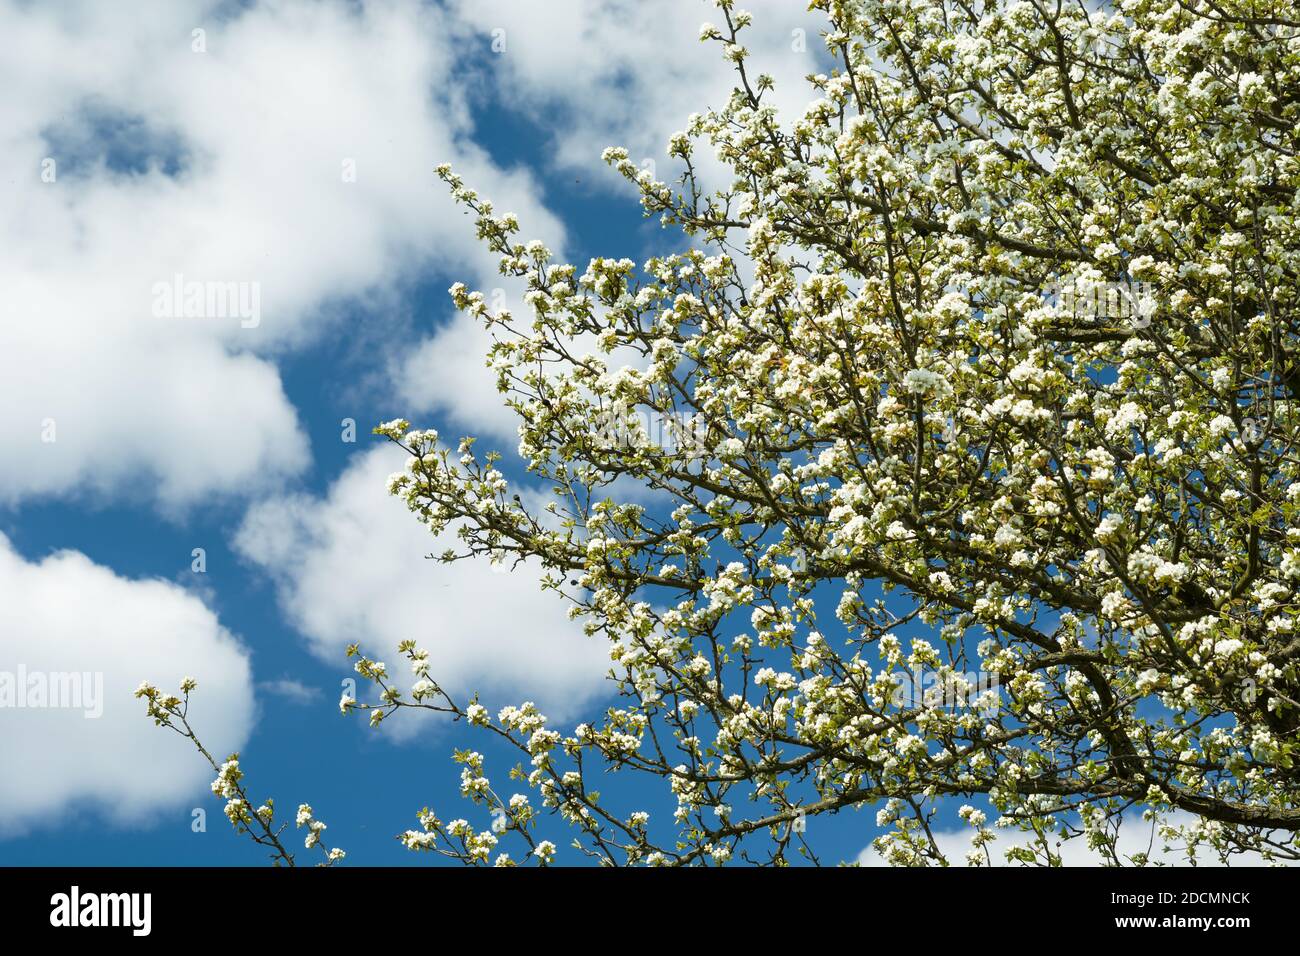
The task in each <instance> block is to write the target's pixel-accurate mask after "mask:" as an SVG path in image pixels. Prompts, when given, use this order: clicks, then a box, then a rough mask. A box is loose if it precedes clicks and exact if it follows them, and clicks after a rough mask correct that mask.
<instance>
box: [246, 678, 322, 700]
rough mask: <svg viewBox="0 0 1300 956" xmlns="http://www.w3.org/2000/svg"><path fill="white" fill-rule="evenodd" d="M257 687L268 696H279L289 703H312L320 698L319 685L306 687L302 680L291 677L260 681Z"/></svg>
mask: <svg viewBox="0 0 1300 956" xmlns="http://www.w3.org/2000/svg"><path fill="white" fill-rule="evenodd" d="M257 689H258V690H260V691H262V692H263V693H265V694H266V695H267V696H269V697H279V698H281V699H283V700H287V701H288V702H289V703H291V704H300V705H305V704H313V703H315V702H316V701H318V700H320V699H321V691H320V688H319V687H308V686H307V685H306V684H304V683H303V682H302V681H298V680H294V679H293V678H292V677H281V678H279V679H277V680H268V681H262V682H261V683H260V684H258V685H257Z"/></svg>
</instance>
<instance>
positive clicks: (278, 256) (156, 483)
mask: <svg viewBox="0 0 1300 956" xmlns="http://www.w3.org/2000/svg"><path fill="white" fill-rule="evenodd" d="M218 10H221V11H224V13H221V14H219V13H218V12H217V11H218ZM195 28H202V29H205V30H206V31H207V32H206V38H205V43H206V52H204V53H196V52H193V50H192V49H191V45H192V38H191V31H192V30H193V29H195ZM455 35H456V25H455V24H454V23H450V22H449V21H448V19H447V14H446V13H445V11H443V10H442V9H440V8H439V7H437V6H434V5H425V4H420V3H418V2H415V0H375V2H370V3H366V4H351V3H344V2H342V0H334V2H323V3H312V2H306V0H285V2H266V3H260V4H254V5H251V6H249V7H247V8H240V7H235V6H232V5H230V4H219V3H213V2H197V0H190V2H178V0H169V2H165V3H164V2H160V3H150V4H138V5H129V6H123V5H120V4H117V5H111V4H110V5H105V4H96V3H89V2H87V3H72V4H68V5H65V6H57V7H54V6H47V5H37V4H27V3H14V2H8V3H6V2H3V0H0V36H3V37H4V38H5V40H4V43H5V55H4V57H3V58H0V85H3V87H4V88H5V89H10V90H17V89H21V90H23V95H22V96H9V97H5V98H3V101H0V150H2V151H3V152H4V154H5V156H6V157H7V167H8V168H9V169H10V173H9V174H8V175H6V176H5V177H3V178H0V242H3V244H4V247H5V250H6V253H5V257H4V261H3V263H0V288H2V289H3V290H4V291H3V293H0V304H2V305H3V311H4V313H5V322H4V323H3V325H0V383H3V385H0V401H2V402H3V404H4V406H5V415H4V417H3V419H0V457H3V458H4V460H5V461H6V462H7V467H6V468H5V469H4V470H3V474H0V502H3V501H8V502H15V501H20V500H22V499H25V498H28V497H32V496H39V495H52V494H60V493H67V492H70V491H73V490H76V491H77V492H78V493H79V494H84V493H85V492H86V491H88V490H89V491H97V492H101V493H105V494H114V493H120V492H123V491H127V492H134V493H137V494H141V493H143V494H147V495H149V496H156V497H157V498H158V499H160V500H161V501H162V502H163V503H164V504H168V505H177V504H185V503H188V502H192V501H195V500H202V499H204V498H205V497H206V496H208V495H210V494H212V493H234V494H252V493H257V492H259V491H264V490H266V489H268V488H271V487H274V486H275V485H276V483H277V482H278V481H279V480H280V479H282V478H283V477H285V476H287V475H291V474H294V473H296V472H298V471H300V470H301V469H303V468H304V467H305V466H306V463H307V460H308V457H309V450H308V447H307V443H306V441H305V438H304V436H303V434H302V431H301V429H300V427H299V423H298V420H297V415H296V413H295V410H294V408H293V407H292V406H291V404H290V403H289V401H288V399H287V397H286V396H285V394H284V392H283V389H282V387H281V383H280V378H279V373H278V370H277V368H276V366H275V364H274V362H275V360H276V358H277V357H278V356H279V355H280V354H282V353H283V351H284V350H286V349H290V348H295V347H298V346H301V345H303V344H305V343H308V342H310V341H311V340H313V339H314V338H316V337H319V336H320V335H321V334H323V332H324V331H325V329H326V327H327V326H328V324H329V323H330V322H331V321H337V319H336V318H335V316H336V315H337V310H335V309H331V308H330V306H332V305H334V304H338V303H340V302H348V303H351V304H352V305H353V306H355V309H354V311H353V313H352V314H354V315H355V314H356V313H357V312H362V313H364V312H365V311H366V309H367V307H375V306H377V305H379V304H382V302H381V300H382V298H383V297H384V296H388V295H391V294H392V289H393V287H394V285H395V283H397V282H399V281H400V280H402V279H409V278H412V277H414V276H416V275H419V274H423V273H424V272H425V271H427V270H428V269H430V268H443V269H447V270H449V271H453V272H457V273H462V272H467V273H470V277H472V276H473V275H477V274H480V273H482V274H487V273H490V272H491V271H493V268H494V267H493V265H492V264H491V263H490V262H489V260H488V258H487V257H486V255H485V254H484V253H483V251H482V249H481V247H480V246H479V245H478V244H477V243H475V242H474V241H473V239H472V224H471V223H470V222H469V221H468V220H467V219H465V218H464V217H462V216H461V215H460V214H459V212H457V211H454V210H453V208H452V205H451V202H450V199H449V197H448V196H447V191H446V189H445V187H444V186H443V185H442V184H441V183H440V182H438V181H437V180H436V177H435V175H434V172H433V170H434V167H435V166H436V165H437V164H438V163H439V162H442V161H452V162H453V163H455V165H456V166H457V167H458V168H459V169H460V170H462V171H463V172H464V173H465V175H466V178H467V179H469V180H472V181H474V182H476V183H478V184H480V185H481V186H482V187H483V189H484V192H485V193H491V194H492V195H493V196H494V197H495V198H496V199H497V200H498V201H499V202H500V203H501V205H502V208H505V207H507V206H509V207H512V208H514V209H515V210H516V211H517V212H518V213H519V215H520V216H521V218H524V219H527V220H528V221H529V222H530V223H532V224H533V225H534V228H537V229H538V230H540V231H543V232H545V233H547V234H550V235H558V234H559V232H560V229H559V226H558V225H557V224H556V223H555V222H554V220H553V219H552V218H551V217H550V216H549V215H548V214H547V213H546V212H545V211H544V210H543V209H542V208H541V207H540V205H539V204H538V202H537V200H536V198H535V196H536V192H537V190H536V188H535V186H534V185H533V183H532V181H531V179H530V178H529V176H528V175H527V174H525V173H520V172H511V173H506V172H502V171H501V170H499V169H498V168H496V167H495V166H494V165H493V164H492V163H491V161H490V160H489V159H488V158H487V157H486V155H485V154H484V153H483V152H482V151H481V150H479V149H478V148H477V147H476V146H474V145H473V143H472V142H470V141H469V140H468V138H467V137H468V135H469V133H470V132H472V127H471V124H470V116H469V112H468V110H467V109H466V107H465V105H464V103H463V102H462V94H463V92H464V90H463V84H461V83H458V82H456V75H457V74H456V67H455V63H456V58H455V39H454V37H455ZM47 158H48V159H53V160H54V161H55V162H56V164H57V165H56V167H55V172H56V174H57V178H56V180H55V181H54V182H43V181H42V178H41V174H42V172H43V170H44V168H45V167H44V166H43V162H44V160H46V159H47ZM346 161H351V162H354V163H355V172H356V181H355V182H344V181H343V179H344V177H343V166H344V163H345V162H346ZM177 274H180V275H182V276H183V277H184V278H185V279H186V280H189V281H200V282H243V283H248V284H249V286H248V287H249V288H251V287H252V284H254V283H256V284H257V288H258V289H259V294H260V313H261V314H260V323H258V324H257V326H256V327H255V328H246V327H241V324H247V323H241V318H242V317H239V316H236V317H227V318H206V319H167V318H157V317H155V316H154V315H153V314H152V306H153V287H154V285H155V284H156V283H159V282H167V281H171V280H172V279H173V277H174V276H175V275H177ZM374 311H375V312H377V313H382V309H379V308H375V310H374ZM381 319H382V314H377V315H375V316H374V319H373V321H375V322H378V321H380V320H381ZM49 420H52V421H53V423H54V427H55V432H54V434H55V437H56V439H57V440H56V441H54V442H48V441H43V440H42V438H48V437H49V432H48V429H47V430H45V431H44V432H43V427H44V426H45V425H46V423H47V421H49Z"/></svg>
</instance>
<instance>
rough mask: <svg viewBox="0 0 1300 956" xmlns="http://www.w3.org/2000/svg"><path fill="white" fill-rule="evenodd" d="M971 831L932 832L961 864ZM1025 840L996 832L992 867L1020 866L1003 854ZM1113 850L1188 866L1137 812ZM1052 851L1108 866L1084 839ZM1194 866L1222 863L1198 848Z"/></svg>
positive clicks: (1178, 818)
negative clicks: (1147, 855)
mask: <svg viewBox="0 0 1300 956" xmlns="http://www.w3.org/2000/svg"><path fill="white" fill-rule="evenodd" d="M1167 822H1168V823H1170V824H1171V825H1173V826H1190V825H1191V824H1192V823H1194V822H1195V817H1193V816H1192V815H1191V814H1190V813H1184V812H1182V811H1176V812H1174V813H1172V814H1170V815H1169V817H1168V818H1167ZM973 832H974V831H972V830H971V829H969V828H967V829H964V830H936V831H935V834H934V839H935V842H936V843H938V844H939V849H940V850H941V851H942V852H943V854H944V856H946V857H947V858H948V862H949V863H951V864H952V865H954V866H962V865H964V864H965V861H966V854H968V853H970V852H971V836H972V834H973ZM1028 844H1029V840H1028V839H1027V838H1026V837H1025V836H1024V835H1023V834H1020V833H1016V832H1014V831H1006V832H1005V833H999V835H998V839H997V841H996V842H994V843H993V844H991V845H990V846H989V847H988V851H989V855H990V856H991V858H992V861H993V865H994V866H1020V865H1021V864H1019V863H1014V864H1012V863H1007V860H1006V856H1005V853H1006V851H1007V849H1008V848H1009V847H1013V846H1027V845H1028ZM1115 849H1116V852H1117V853H1118V854H1119V857H1120V859H1121V860H1128V858H1129V857H1131V856H1133V855H1134V854H1137V853H1146V854H1149V855H1150V859H1151V862H1152V863H1153V864H1157V863H1158V864H1160V865H1163V866H1190V865H1191V864H1190V863H1189V862H1188V860H1187V855H1186V853H1185V852H1184V851H1182V850H1179V849H1176V848H1174V847H1171V846H1168V845H1166V844H1165V843H1163V842H1162V841H1161V839H1160V837H1159V835H1158V834H1155V833H1154V832H1153V830H1152V826H1151V824H1150V823H1147V822H1144V821H1143V820H1142V818H1141V816H1140V815H1138V814H1129V815H1128V816H1127V817H1126V818H1125V820H1124V823H1123V825H1121V826H1120V828H1119V840H1118V841H1117V842H1116V845H1115ZM1053 851H1054V852H1055V853H1056V854H1057V855H1059V856H1060V858H1061V865H1062V866H1072V867H1095V866H1107V865H1110V860H1109V859H1108V858H1107V857H1105V856H1103V855H1102V853H1101V852H1100V851H1098V850H1094V849H1091V848H1090V847H1089V846H1088V842H1087V840H1085V839H1082V838H1079V839H1074V840H1066V841H1063V842H1061V843H1060V845H1059V846H1055V847H1053ZM1234 861H1235V863H1236V864H1237V865H1238V866H1266V865H1269V864H1267V863H1266V862H1265V861H1264V860H1263V858H1262V857H1260V856H1259V854H1257V853H1246V854H1243V855H1241V856H1239V857H1235V858H1234ZM858 863H860V864H861V865H863V866H884V865H885V862H884V860H883V859H882V858H881V856H880V854H879V853H877V852H876V851H875V849H874V848H873V847H871V846H868V847H867V848H866V849H864V850H863V851H862V852H861V853H860V854H859V855H858ZM1196 865H1197V866H1209V867H1218V866H1222V864H1221V863H1220V862H1219V861H1218V859H1217V858H1216V857H1215V856H1214V853H1213V851H1211V850H1208V849H1205V848H1201V849H1200V850H1198V851H1197V853H1196Z"/></svg>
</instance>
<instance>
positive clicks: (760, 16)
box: [452, 0, 826, 178]
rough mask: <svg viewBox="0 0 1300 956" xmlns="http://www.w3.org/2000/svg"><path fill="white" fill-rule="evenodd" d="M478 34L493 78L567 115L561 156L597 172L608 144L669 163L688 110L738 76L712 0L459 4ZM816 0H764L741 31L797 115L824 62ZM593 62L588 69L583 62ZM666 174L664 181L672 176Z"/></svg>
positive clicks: (466, 0) (779, 99) (709, 103)
mask: <svg viewBox="0 0 1300 956" xmlns="http://www.w3.org/2000/svg"><path fill="white" fill-rule="evenodd" d="M452 7H453V9H455V10H456V12H457V14H458V15H459V16H460V17H461V18H462V19H463V20H464V22H465V23H466V24H468V25H469V26H470V27H471V28H472V29H473V30H475V31H477V32H478V33H479V34H480V35H482V36H487V37H490V38H492V39H493V40H495V46H494V47H493V48H494V49H496V50H497V51H498V52H497V53H496V54H495V56H494V57H493V61H494V62H493V64H492V71H491V72H492V78H491V79H492V82H494V83H496V84H497V86H498V87H499V88H500V89H502V90H503V91H506V92H507V95H509V97H510V98H511V99H512V100H514V101H516V102H518V103H521V104H522V105H524V106H527V107H531V108H534V109H538V110H546V111H547V112H548V115H549V114H550V113H552V112H554V111H555V110H559V115H558V116H556V117H555V118H553V119H552V120H551V121H550V123H549V124H548V125H549V126H550V128H551V129H552V130H553V131H554V145H555V158H556V160H557V161H558V162H560V163H561V164H564V165H567V166H571V167H581V168H586V169H591V168H592V166H593V164H598V163H599V159H600V153H601V150H602V149H603V148H604V147H606V146H612V145H618V146H626V147H627V148H628V150H629V151H630V152H631V154H632V156H633V157H634V158H638V161H639V158H641V157H645V158H650V159H654V160H655V161H656V163H657V164H659V163H662V162H663V157H665V146H666V143H667V140H668V137H669V136H671V135H672V133H674V132H675V131H677V130H680V129H683V128H684V127H685V126H686V124H687V117H689V116H690V114H691V113H694V112H703V111H704V110H705V109H706V108H709V107H715V108H716V107H721V106H722V105H724V104H725V102H726V99H727V97H728V95H729V94H730V92H731V90H732V88H733V87H734V86H735V85H736V76H735V73H734V72H733V70H732V69H731V65H730V64H729V63H727V62H726V61H725V60H724V59H723V57H722V53H721V48H720V46H719V45H718V44H717V43H716V42H709V43H701V42H700V40H699V36H700V27H701V25H702V24H703V23H705V22H712V23H714V24H715V25H718V26H720V27H721V26H723V25H724V23H725V21H724V20H723V18H722V15H721V13H720V12H719V11H718V10H717V8H716V7H715V6H714V4H713V3H710V2H703V0H661V2H657V3H644V2H641V0H551V2H548V3H536V4H526V3H519V2H517V0H452ZM806 7H807V4H803V3H790V2H789V0H756V2H750V3H746V4H745V8H746V9H748V10H749V11H750V12H751V13H752V14H753V23H752V24H751V25H750V26H749V27H748V28H746V29H745V30H744V31H742V33H741V38H742V41H743V45H744V46H745V48H746V49H748V50H749V51H750V53H751V55H752V58H753V59H752V67H751V72H752V73H753V74H755V75H756V74H757V73H759V72H766V73H769V74H771V75H772V77H773V79H774V81H775V83H776V88H775V91H774V93H773V94H769V95H771V96H773V97H774V98H773V99H772V100H771V102H772V103H773V104H774V105H775V106H776V107H777V108H778V110H780V111H781V112H782V115H783V117H784V118H786V119H789V118H790V117H791V116H792V115H794V114H795V113H796V112H800V111H802V108H803V107H805V106H806V105H807V103H808V100H809V98H810V97H809V95H808V94H809V86H808V83H807V81H806V79H805V78H806V77H807V76H808V74H810V73H816V72H818V71H819V70H820V69H821V65H822V63H823V60H822V54H823V49H824V48H823V45H822V38H821V37H820V36H819V35H818V34H819V31H822V30H824V29H825V26H826V20H825V17H824V16H823V15H822V14H820V13H817V12H812V13H810V12H808V11H807V9H806ZM575 64H581V67H582V68H581V69H575V68H574V65H575ZM661 178H662V177H661Z"/></svg>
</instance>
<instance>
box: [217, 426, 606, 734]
mask: <svg viewBox="0 0 1300 956" xmlns="http://www.w3.org/2000/svg"><path fill="white" fill-rule="evenodd" d="M404 465H405V453H404V452H401V451H400V450H399V449H397V448H396V447H394V446H383V447H377V448H375V449H372V450H370V451H367V452H363V453H359V455H358V458H357V459H356V461H355V462H354V463H353V464H352V465H350V466H349V468H348V469H347V470H346V471H345V472H344V474H343V475H342V476H341V477H340V478H339V479H338V481H336V482H335V483H334V485H333V486H332V487H331V488H330V489H329V491H328V493H327V494H326V495H325V496H324V497H323V498H315V497H310V496H306V495H293V496H286V497H279V498H271V499H268V500H266V501H263V502H260V503H259V504H257V505H255V506H254V507H253V508H252V509H250V511H249V513H248V515H247V517H246V518H245V521H244V524H243V526H242V527H241V528H240V530H239V533H238V534H237V536H236V539H235V547H236V549H237V550H238V551H239V552H240V553H241V554H243V555H244V556H245V557H246V558H248V559H249V560H250V561H253V562H255V563H256V564H257V565H258V566H260V567H261V568H263V569H264V570H265V571H267V572H268V574H269V575H270V577H271V579H272V581H273V582H274V584H275V587H276V591H277V595H278V598H279V602H280V606H281V608H282V609H283V611H284V614H285V615H286V617H287V618H288V619H289V620H290V622H291V623H292V624H293V626H294V627H295V628H297V629H298V630H299V631H300V632H301V633H302V634H303V635H304V636H305V637H306V638H307V641H308V646H309V647H310V649H311V651H312V652H313V653H314V654H316V655H317V656H319V657H320V658H321V659H322V660H324V661H326V662H328V663H332V664H336V665H338V666H339V667H340V669H342V668H343V667H345V666H346V663H345V658H344V654H343V649H344V648H345V647H346V646H347V645H348V644H351V643H353V642H360V643H361V645H362V647H363V649H364V650H365V651H366V652H367V653H369V654H370V655H372V656H374V657H377V658H378V659H379V660H383V661H385V662H386V663H388V665H389V671H390V673H395V674H396V675H397V676H398V679H399V681H402V682H403V683H402V684H401V686H403V688H409V686H410V682H411V678H410V674H409V671H408V670H407V668H406V666H405V665H404V664H403V663H402V662H400V661H398V660H397V658H396V645H397V644H398V642H399V641H402V640H404V639H406V638H410V639H413V640H415V641H417V642H418V643H419V645H420V646H421V647H424V648H425V649H427V650H428V651H429V655H430V661H431V668H430V673H431V676H432V677H433V678H434V679H435V680H436V681H438V683H440V684H441V685H442V686H443V687H445V688H447V689H448V690H449V691H453V692H455V693H457V694H460V695H462V697H463V695H464V694H466V693H467V692H470V691H482V692H483V693H484V697H485V699H487V700H489V701H495V702H505V701H507V700H508V701H510V702H515V703H517V702H518V701H519V700H521V699H531V700H535V701H537V703H538V705H539V706H541V707H543V709H544V710H545V709H547V708H550V711H551V712H554V715H556V716H558V715H561V714H563V715H571V714H573V713H576V712H577V711H578V709H579V708H580V707H581V705H582V704H583V703H584V701H586V700H588V699H590V698H591V697H593V696H594V695H595V694H597V693H599V692H600V689H601V686H602V683H603V678H604V675H605V673H606V671H607V669H608V666H609V665H608V657H607V653H606V651H607V649H606V647H605V644H604V642H603V641H601V640H599V639H597V638H587V637H585V636H584V635H583V634H582V632H581V629H580V628H579V627H578V626H577V625H575V624H573V623H572V622H570V621H569V620H568V618H567V614H566V609H567V605H566V604H565V603H564V602H563V600H562V599H560V598H559V597H558V596H557V595H555V594H554V593H553V592H543V591H542V590H541V589H540V587H539V585H538V575H537V574H536V573H535V572H533V571H531V570H529V569H526V568H520V569H518V570H516V571H513V572H508V573H504V572H500V571H494V570H492V569H491V568H490V567H489V566H488V564H487V563H486V562H485V561H466V562H457V563H455V564H451V565H446V564H442V563H441V562H437V561H430V560H425V555H428V554H441V553H442V551H444V550H445V549H446V548H447V547H449V546H453V545H455V544H456V541H455V539H454V536H453V535H451V534H449V533H447V534H444V535H443V536H442V537H441V539H437V538H434V537H432V536H430V534H429V532H428V529H427V528H425V527H424V526H423V525H421V524H420V523H419V522H418V521H416V520H415V518H414V516H413V515H411V513H410V512H409V511H407V509H406V507H405V505H404V504H403V503H402V502H401V501H400V500H398V499H396V498H393V497H391V496H389V495H388V494H387V493H386V490H385V488H386V484H387V478H388V476H389V475H391V474H392V473H393V472H395V471H400V470H401V469H402V468H403V467H404ZM399 665H400V666H399Z"/></svg>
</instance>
